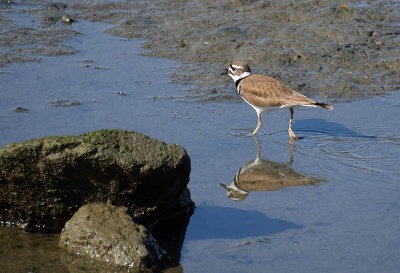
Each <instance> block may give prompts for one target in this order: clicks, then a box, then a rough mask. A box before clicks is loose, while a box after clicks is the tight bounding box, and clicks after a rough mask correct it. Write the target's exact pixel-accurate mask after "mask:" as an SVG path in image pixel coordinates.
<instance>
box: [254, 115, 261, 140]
mask: <svg viewBox="0 0 400 273" xmlns="http://www.w3.org/2000/svg"><path fill="white" fill-rule="evenodd" d="M257 117H258V124H257V127H256V129H254V131H253V135H255V134H256V133H257V131H258V129H260V127H261V111H260V112H258V111H257Z"/></svg>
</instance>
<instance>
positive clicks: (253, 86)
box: [227, 62, 333, 140]
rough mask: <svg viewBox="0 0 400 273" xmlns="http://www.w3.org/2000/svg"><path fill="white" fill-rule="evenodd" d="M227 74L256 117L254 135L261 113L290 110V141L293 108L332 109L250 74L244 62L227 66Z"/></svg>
mask: <svg viewBox="0 0 400 273" xmlns="http://www.w3.org/2000/svg"><path fill="white" fill-rule="evenodd" d="M227 73H228V74H229V76H230V77H231V78H232V79H233V81H234V82H235V85H236V89H237V92H238V93H239V94H240V95H241V96H242V98H243V99H244V101H245V102H247V103H248V104H250V106H251V107H253V108H254V109H255V110H256V112H257V116H258V124H257V127H256V129H255V130H254V131H253V135H255V134H256V133H257V131H258V129H260V127H261V114H262V112H263V111H267V110H272V109H274V108H286V109H289V110H290V121H289V130H288V132H289V136H290V139H291V140H295V139H296V135H295V134H294V132H293V130H292V123H293V115H294V110H293V108H295V107H298V106H309V107H321V108H325V109H330V110H332V109H333V106H332V105H329V104H326V103H323V102H318V101H315V100H312V99H310V98H307V97H306V96H304V95H302V94H300V93H298V92H296V91H294V90H292V89H290V88H289V87H287V86H286V85H284V84H283V83H282V82H280V81H278V80H277V79H274V78H271V77H268V76H264V75H260V74H254V75H252V74H251V70H250V67H249V66H248V65H247V64H246V63H244V62H234V63H232V64H230V65H229V68H228V71H227Z"/></svg>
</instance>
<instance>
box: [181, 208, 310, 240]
mask: <svg viewBox="0 0 400 273" xmlns="http://www.w3.org/2000/svg"><path fill="white" fill-rule="evenodd" d="M300 228H303V226H301V225H296V224H294V223H291V222H287V221H284V220H279V219H273V218H269V217H267V216H265V215H264V214H263V213H261V212H259V211H251V210H241V209H236V208H228V207H214V206H199V207H198V208H196V211H195V213H194V215H193V216H192V218H191V219H190V224H189V228H188V231H187V234H186V240H187V241H191V240H207V239H242V238H248V237H258V236H267V235H271V234H277V233H281V232H283V231H285V230H288V229H300Z"/></svg>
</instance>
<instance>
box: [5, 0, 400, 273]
mask: <svg viewBox="0 0 400 273" xmlns="http://www.w3.org/2000/svg"><path fill="white" fill-rule="evenodd" d="M232 3H235V2H232ZM249 3H250V4H252V3H256V2H251V1H249ZM128 4H129V2H127V4H125V5H128ZM139 4H142V5H147V3H141V2H137V3H136V5H139ZM393 5H395V4H393ZM349 6H351V5H350V4H349ZM388 9H389V10H390V9H391V7H389V8H388ZM353 10H354V8H353ZM383 11H385V10H383ZM353 12H354V11H353ZM389 14H390V13H389ZM110 17H112V16H110ZM392 18H395V16H392ZM391 20H392V19H391ZM393 20H394V19H393ZM72 27H73V29H74V31H75V32H78V33H82V35H79V36H76V37H74V38H73V39H71V40H66V41H64V42H65V43H67V45H68V46H70V47H71V48H74V49H76V50H79V52H78V53H76V54H74V55H60V56H54V57H43V56H41V55H40V56H41V58H42V61H41V62H40V63H36V62H32V63H30V62H29V63H26V62H25V63H23V64H20V63H12V64H8V65H7V66H5V67H2V68H1V72H3V73H1V74H0V82H2V87H1V100H0V146H4V145H6V144H8V143H10V142H14V141H22V140H26V139H30V138H35V137H42V136H49V135H64V134H81V133H83V132H86V131H89V130H94V129H101V128H121V129H129V130H136V131H139V132H142V133H145V134H148V135H150V136H152V137H156V138H161V139H163V140H165V141H166V142H167V143H179V144H181V145H183V146H184V147H185V148H186V149H187V151H188V153H189V155H190V156H191V159H192V173H191V182H190V183H189V188H190V190H191V194H192V198H193V200H194V201H195V202H196V204H197V206H198V208H197V210H196V212H195V214H194V215H193V216H192V218H191V222H190V224H189V227H188V230H187V234H186V239H185V243H184V246H183V250H182V259H181V265H182V268H183V269H182V268H175V269H173V270H176V271H177V272H179V271H182V270H184V271H185V272H204V269H207V272H251V271H253V272H265V271H271V272H289V271H295V272H307V273H309V272H339V271H340V272H343V271H346V272H383V271H384V272H393V273H394V272H397V271H398V268H399V267H400V263H399V261H400V257H399V254H398V253H400V244H399V243H398V237H399V235H400V230H399V229H398V226H399V223H400V221H399V220H400V219H399V215H400V204H399V197H400V196H399V192H400V173H399V170H398V167H397V165H398V164H397V162H398V154H399V151H400V150H399V147H400V135H399V130H398V128H397V127H395V120H394V119H393V118H388V117H396V116H397V114H398V112H399V107H400V95H399V94H400V93H399V92H386V91H385V93H386V95H385V96H373V97H369V98H366V99H361V100H354V101H352V102H343V100H344V99H345V97H341V96H340V95H339V96H338V97H335V96H333V97H332V98H331V99H330V100H331V102H332V101H333V102H335V101H336V100H339V101H341V102H336V103H334V106H335V110H334V111H324V110H319V109H310V110H306V109H299V110H298V111H296V114H295V122H294V126H293V129H294V131H295V132H296V134H297V135H299V136H301V137H304V138H303V139H300V140H298V141H296V142H295V143H294V144H293V145H290V144H289V143H288V136H287V122H288V117H289V111H287V110H278V111H275V112H271V113H268V114H266V115H263V127H262V128H261V130H260V132H259V134H258V140H259V142H260V145H261V154H260V157H261V159H263V160H266V161H267V160H268V161H270V162H276V163H277V164H285V165H290V168H291V169H292V170H293V171H295V172H297V173H300V174H302V175H304V176H306V177H316V178H318V180H320V181H322V182H321V183H318V184H316V185H314V186H296V187H287V188H283V189H280V190H278V191H253V192H251V194H249V195H248V197H247V198H246V199H245V200H244V201H243V202H235V201H232V200H230V199H229V198H227V196H226V191H225V189H223V188H222V187H220V186H219V183H221V182H222V183H224V184H229V183H230V182H231V181H232V178H233V177H234V175H235V174H236V172H237V171H238V169H239V168H240V167H241V166H243V165H244V164H246V163H247V162H249V161H252V160H254V158H255V157H256V155H257V145H256V143H255V141H254V138H253V137H252V136H251V132H252V129H254V126H255V125H256V114H255V113H254V110H253V109H251V108H250V107H249V106H248V105H247V104H245V103H242V102H240V99H239V98H238V97H237V95H236V91H235V89H234V86H233V83H232V82H231V80H230V79H229V78H228V77H223V76H220V75H219V73H218V74H217V73H214V72H213V73H214V74H213V77H214V78H215V82H219V84H218V85H217V86H219V87H218V88H221V89H218V90H221V92H222V93H218V92H216V93H213V94H212V95H210V94H207V92H205V93H204V92H203V91H204V90H207V88H208V87H204V89H203V87H201V86H200V87H198V86H197V85H195V84H194V83H193V82H192V80H190V79H189V80H187V81H181V80H179V81H174V80H172V79H171V77H170V73H171V71H180V70H181V69H182V67H183V66H182V64H181V63H178V62H175V61H171V60H167V59H162V58H156V57H145V56H138V55H137V53H138V52H140V51H141V50H142V49H141V43H142V42H143V41H140V40H139V41H138V40H129V39H128V40H127V39H121V38H120V37H118V36H110V35H107V34H105V33H103V30H105V29H108V28H109V27H110V25H109V24H103V23H89V22H87V21H84V20H82V19H81V20H78V21H77V22H76V23H74V24H73V25H72ZM385 27H386V26H385ZM394 40H395V39H394ZM396 50H398V49H393V51H391V52H392V54H394V53H393V52H396ZM385 52H386V51H385ZM34 56H36V55H34ZM392 61H396V59H395V58H392ZM217 62H218V61H216V63H217ZM222 62H225V61H221V64H222ZM193 67H195V66H193ZM263 67H264V66H263V65H260V64H258V65H257V64H255V68H254V69H255V70H257V68H258V69H259V71H260V72H261V71H262V69H265V67H264V68H263ZM303 67H307V64H304V65H303V64H301V65H299V66H298V69H302V68H303ZM193 69H203V68H201V66H199V67H197V68H193ZM213 69H215V71H217V70H218V69H220V65H219V64H218V65H215V66H213ZM274 71H278V72H276V73H280V74H276V76H279V75H282V78H283V79H285V77H284V75H285V74H284V73H288V74H287V75H291V74H293V75H296V73H295V68H294V67H293V66H287V67H286V69H285V71H286V72H282V71H283V70H282V71H280V72H279V70H274ZM351 71H352V72H355V71H358V70H357V69H354V70H351ZM390 71H391V70H390ZM264 72H268V71H264ZM395 72H396V71H394V72H393V71H391V72H390V73H392V74H391V75H392V76H388V77H385V79H389V80H388V81H387V82H386V80H385V82H384V83H383V86H384V90H391V89H393V88H394V87H393V86H395V85H392V84H393V82H392V81H391V80H390V79H392V80H393V79H395V75H396V74H395ZM335 73H336V72H334V73H332V74H331V76H330V77H331V78H330V79H335V75H336V74H335ZM390 73H389V74H390ZM396 73H397V72H396ZM377 74H379V73H378V72H377ZM182 75H183V74H182ZM207 77H211V75H207ZM316 77H319V76H316ZM321 77H323V76H321ZM397 79H398V78H397ZM313 81H315V80H313ZM332 82H335V81H334V80H332ZM318 84H322V83H319V80H318V82H313V85H312V86H313V88H314V87H315V88H317V87H318ZM362 86H363V85H360V86H359V87H362ZM365 86H369V85H368V84H366V85H365ZM365 86H364V89H362V88H360V90H362V91H361V92H362V94H367V93H368V92H370V89H369V87H368V88H366V87H365ZM371 88H373V85H371ZM188 89H196V90H197V91H198V92H200V93H199V94H202V95H201V99H199V96H198V94H197V93H196V92H197V91H196V92H192V93H188ZM201 92H203V93H201ZM310 93H311V94H314V95H315V94H319V93H318V92H317V93H314V92H313V91H311V89H310ZM121 94H123V95H121ZM188 94H189V95H188ZM188 96H189V97H188ZM190 96H193V97H190ZM219 96H224V99H222V100H219V99H214V98H218V97H219ZM357 97H358V96H357ZM314 98H315V97H314ZM352 99H353V98H352ZM54 101H59V102H60V101H61V102H68V101H69V102H71V101H79V102H80V104H79V105H71V106H65V105H64V106H63V107H57V106H54V105H52V104H51V102H54ZM188 101H189V102H190V103H188ZM204 101H208V103H204ZM221 102H222V103H221ZM238 102H240V103H238ZM19 107H20V108H23V109H27V110H28V111H15V110H16V109H18V108H19ZM51 240H54V241H51ZM55 241H57V238H56V237H55V238H53V239H50V241H49V237H46V236H45V235H43V236H37V234H36V235H35V234H28V233H23V232H21V231H17V230H14V229H13V230H10V229H8V228H2V229H1V233H0V254H1V255H0V266H1V268H2V270H5V272H10V273H11V272H27V271H33V272H35V271H38V272H68V271H69V269H68V267H67V266H66V264H68V265H70V261H68V260H67V261H66V260H65V259H64V258H65V256H64V255H63V253H61V252H59V251H58V250H57V249H56V248H53V247H54V246H55V245H56V244H53V245H52V242H55ZM46 242H49V243H46ZM32 253H34V255H33V254H32ZM49 253H52V254H51V255H50V254H49ZM16 261H18V262H16ZM79 266H80V267H81V270H82V264H79V263H78V268H79ZM83 268H84V269H83V270H85V271H86V272H88V270H89V269H87V268H86V269H85V267H83ZM2 270H0V271H2Z"/></svg>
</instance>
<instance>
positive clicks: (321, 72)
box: [0, 0, 400, 102]
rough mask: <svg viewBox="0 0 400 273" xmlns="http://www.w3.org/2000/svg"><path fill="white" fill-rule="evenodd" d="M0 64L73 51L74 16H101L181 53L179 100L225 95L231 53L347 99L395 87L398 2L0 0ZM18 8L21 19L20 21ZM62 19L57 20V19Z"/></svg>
mask: <svg viewBox="0 0 400 273" xmlns="http://www.w3.org/2000/svg"><path fill="white" fill-rule="evenodd" d="M0 5H1V7H2V9H1V10H0V24H1V26H2V29H3V33H2V37H1V38H0V46H1V48H3V50H2V51H3V52H2V54H1V57H0V64H1V65H4V64H6V63H9V62H15V61H18V62H25V61H32V60H38V59H40V56H41V55H62V54H72V53H74V52H75V51H76V48H73V47H71V46H69V45H67V44H66V43H65V42H64V41H67V40H69V39H71V38H72V37H74V36H76V35H80V33H79V32H76V31H74V30H73V27H71V26H68V24H64V25H63V24H62V22H63V20H62V17H63V16H68V18H71V19H72V20H89V21H93V22H105V23H108V24H109V26H108V27H106V28H107V29H106V30H105V31H106V32H107V33H109V34H112V35H117V36H120V37H125V38H141V39H144V43H143V44H142V49H143V50H142V54H145V55H149V56H159V57H167V58H170V59H174V60H178V61H180V63H181V65H180V66H179V67H177V68H176V69H175V70H174V71H172V72H171V77H172V79H173V80H174V81H176V82H177V83H183V84H189V86H188V87H187V91H189V93H188V95H187V98H186V100H189V101H191V100H200V101H217V102H231V101H237V97H236V96H233V95H232V94H231V92H230V86H228V85H227V83H226V81H225V80H224V79H221V78H220V77H216V75H218V74H219V73H220V72H221V70H222V69H223V68H225V67H227V65H228V64H229V63H231V62H232V61H234V60H242V61H246V62H249V63H250V64H251V67H252V68H253V71H254V72H260V73H267V74H268V75H271V76H274V77H277V78H279V79H281V80H282V81H284V82H285V83H286V84H288V85H289V86H291V87H292V88H293V89H295V90H298V91H301V92H302V93H304V94H305V95H308V96H320V97H327V98H329V100H330V101H338V100H339V101H340V100H353V99H356V98H361V97H365V96H369V95H379V94H386V93H387V92H388V91H393V90H397V89H398V87H399V85H400V81H399V78H400V77H399V75H400V59H399V57H398V56H399V53H400V52H399V51H400V39H399V35H400V14H399V12H398V11H399V9H400V3H399V1H389V2H387V1H372V0H370V1H363V2H362V3H360V2H359V1H346V2H344V3H339V2H332V1H328V0H324V1H294V0H290V1H278V2H277V1H256V0H250V1H236V0H235V1H217V2H215V1H160V0H151V1H127V2H118V1H115V2H108V1H89V2H85V3H82V2H81V1H68V2H59V1H50V2H38V1H21V2H18V1H2V2H1V3H0ZM16 15H18V16H19V17H21V16H22V17H25V22H22V23H23V25H21V21H20V22H18V19H16ZM64 23H65V22H64Z"/></svg>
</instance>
